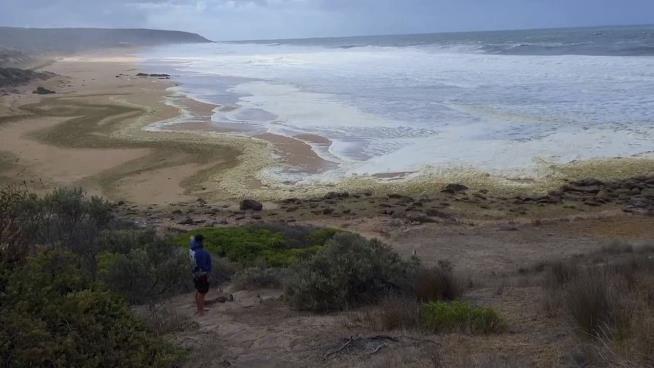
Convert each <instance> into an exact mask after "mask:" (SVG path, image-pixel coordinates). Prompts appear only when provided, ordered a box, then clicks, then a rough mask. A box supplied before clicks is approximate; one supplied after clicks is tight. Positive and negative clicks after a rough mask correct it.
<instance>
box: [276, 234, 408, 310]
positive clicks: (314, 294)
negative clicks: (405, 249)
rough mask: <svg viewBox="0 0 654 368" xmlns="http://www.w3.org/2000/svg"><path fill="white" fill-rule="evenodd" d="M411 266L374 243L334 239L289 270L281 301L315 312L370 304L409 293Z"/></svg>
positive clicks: (348, 237) (344, 236)
mask: <svg viewBox="0 0 654 368" xmlns="http://www.w3.org/2000/svg"><path fill="white" fill-rule="evenodd" d="M416 267H417V265H416V264H414V263H411V262H407V261H404V260H402V259H401V258H400V257H399V255H398V254H397V253H395V252H393V251H392V250H391V249H390V248H388V247H387V246H385V245H383V244H382V243H381V242H379V241H377V240H370V241H369V240H366V239H365V238H363V237H360V236H358V235H354V234H347V233H343V234H337V235H336V236H334V238H333V239H331V240H329V241H328V242H327V244H326V246H325V247H324V249H322V250H320V252H318V253H317V254H316V255H315V256H313V257H312V258H310V259H307V260H304V261H303V262H301V263H299V264H298V265H296V266H295V267H294V268H293V269H292V274H291V276H290V277H289V281H288V285H287V287H286V297H287V298H288V301H289V303H290V305H291V306H292V307H293V308H295V309H299V310H310V311H316V312H324V311H332V310H342V309H346V308H349V307H355V306H358V305H362V304H368V303H374V302H376V301H378V300H379V299H380V298H382V297H383V296H385V295H387V294H388V293H390V292H393V293H398V294H402V293H413V292H414V285H413V283H414V277H415V269H416Z"/></svg>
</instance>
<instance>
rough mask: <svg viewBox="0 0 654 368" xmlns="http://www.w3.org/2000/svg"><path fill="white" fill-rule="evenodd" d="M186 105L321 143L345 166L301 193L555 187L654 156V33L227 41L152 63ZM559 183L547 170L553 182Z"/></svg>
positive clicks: (178, 49)
mask: <svg viewBox="0 0 654 368" xmlns="http://www.w3.org/2000/svg"><path fill="white" fill-rule="evenodd" d="M142 56H143V59H144V68H147V70H151V71H152V72H169V73H170V74H172V75H173V77H174V79H175V81H176V82H177V83H178V84H179V86H178V87H175V89H174V92H175V93H177V94H180V95H186V96H190V97H193V98H196V99H198V100H201V101H207V102H211V103H215V104H218V105H220V107H221V108H218V109H216V110H215V111H214V114H213V118H212V120H213V121H214V122H215V123H216V124H220V125H222V126H225V125H227V126H233V127H234V128H235V129H236V130H239V131H241V132H245V134H258V133H262V132H269V133H274V134H280V135H285V136H298V135H300V136H302V135H304V134H307V133H309V134H315V135H320V136H323V137H325V138H328V139H329V140H330V141H331V142H332V144H331V145H329V146H326V145H320V144H315V143H312V142H307V143H309V144H311V145H312V147H313V149H314V151H315V152H316V153H317V154H318V155H320V156H321V157H322V158H324V159H325V160H328V161H332V162H334V163H336V164H337V165H334V166H333V167H330V169H329V170H327V171H324V172H320V173H313V174H307V173H302V172H298V171H297V170H293V169H292V168H283V167H279V168H275V169H274V170H270V172H269V173H268V174H269V175H272V176H276V177H278V178H279V179H281V180H287V181H288V180H292V181H296V182H302V183H311V182H317V181H319V182H325V181H338V180H342V179H344V178H350V177H353V176H359V177H360V176H372V175H379V174H389V173H407V172H408V173H413V174H412V175H414V176H415V175H420V174H424V173H430V174H434V173H435V174H438V172H442V171H445V170H452V169H457V170H475V171H482V172H487V173H489V174H492V175H499V176H504V177H525V176H537V175H540V174H542V173H543V172H544V171H543V168H548V167H551V166H552V165H560V164H566V163H569V162H573V161H579V160H590V159H605V158H615V157H630V156H647V155H650V154H651V152H652V151H653V150H654V26H634V27H608V28H582V29H556V30H527V31H498V32H475V33H442V34H426V35H395V36H393V35H391V36H371V37H349V38H324V39H300V40H267V41H248V42H220V43H213V44H198V45H196V44H193V45H179V46H167V47H161V48H156V49H151V50H147V51H146V52H144V54H143V55H142ZM545 172H546V171H545Z"/></svg>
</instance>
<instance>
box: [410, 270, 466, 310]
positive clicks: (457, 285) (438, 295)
mask: <svg viewBox="0 0 654 368" xmlns="http://www.w3.org/2000/svg"><path fill="white" fill-rule="evenodd" d="M463 289H464V287H463V285H461V282H460V280H458V279H457V278H456V277H455V276H454V274H453V271H452V267H451V266H450V265H449V263H445V262H441V263H440V264H439V266H438V267H432V268H429V269H420V270H418V273H417V275H416V281H415V292H416V298H417V299H418V300H419V301H421V302H431V301H435V300H454V299H457V298H458V297H460V296H461V294H463Z"/></svg>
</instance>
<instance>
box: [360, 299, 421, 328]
mask: <svg viewBox="0 0 654 368" xmlns="http://www.w3.org/2000/svg"><path fill="white" fill-rule="evenodd" d="M350 323H352V324H354V325H360V326H364V327H366V328H369V329H372V330H374V331H394V330H416V329H419V328H420V325H421V305H420V304H419V303H418V302H417V301H416V300H415V299H413V298H405V297H398V296H388V297H386V298H384V299H383V300H382V301H381V302H380V303H379V305H377V306H374V307H372V308H368V309H366V310H365V311H360V312H355V313H353V314H352V315H351V316H350Z"/></svg>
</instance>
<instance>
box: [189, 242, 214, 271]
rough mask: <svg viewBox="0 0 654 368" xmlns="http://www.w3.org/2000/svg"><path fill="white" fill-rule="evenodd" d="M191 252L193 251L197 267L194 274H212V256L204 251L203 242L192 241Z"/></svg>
mask: <svg viewBox="0 0 654 368" xmlns="http://www.w3.org/2000/svg"><path fill="white" fill-rule="evenodd" d="M191 250H192V251H193V258H194V260H195V267H194V269H193V273H196V272H206V273H209V272H211V254H209V252H207V251H206V250H205V249H204V246H203V245H202V242H199V241H197V240H192V241H191Z"/></svg>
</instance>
